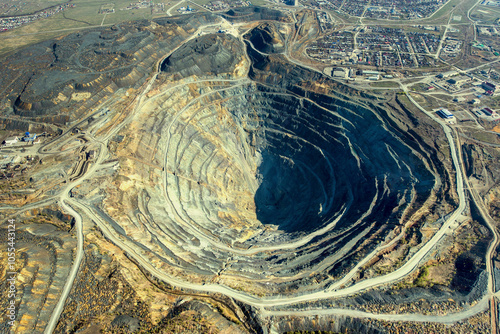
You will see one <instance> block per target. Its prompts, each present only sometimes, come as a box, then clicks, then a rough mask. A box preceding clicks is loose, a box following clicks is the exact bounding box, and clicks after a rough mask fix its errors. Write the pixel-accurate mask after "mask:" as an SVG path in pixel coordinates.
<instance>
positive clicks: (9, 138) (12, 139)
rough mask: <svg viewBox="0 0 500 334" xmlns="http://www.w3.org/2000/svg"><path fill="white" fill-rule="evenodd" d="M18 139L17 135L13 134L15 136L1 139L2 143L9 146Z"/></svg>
mask: <svg viewBox="0 0 500 334" xmlns="http://www.w3.org/2000/svg"><path fill="white" fill-rule="evenodd" d="M18 141H19V138H18V137H17V136H15V137H8V138H6V139H5V140H4V141H3V144H4V145H7V146H10V145H13V144H15V143H17V142H18Z"/></svg>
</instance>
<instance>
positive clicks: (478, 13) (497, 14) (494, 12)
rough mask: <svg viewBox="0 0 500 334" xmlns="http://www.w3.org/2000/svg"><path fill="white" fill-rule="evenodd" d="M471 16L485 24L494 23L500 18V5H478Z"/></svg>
mask: <svg viewBox="0 0 500 334" xmlns="http://www.w3.org/2000/svg"><path fill="white" fill-rule="evenodd" d="M471 17H472V18H473V19H475V20H479V21H481V23H483V24H494V23H495V20H497V19H498V18H500V7H491V6H477V7H476V8H474V10H473V11H472V13H471Z"/></svg>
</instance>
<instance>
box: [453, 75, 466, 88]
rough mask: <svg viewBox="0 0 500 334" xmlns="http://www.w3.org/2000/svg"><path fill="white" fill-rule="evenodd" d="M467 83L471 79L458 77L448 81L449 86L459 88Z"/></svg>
mask: <svg viewBox="0 0 500 334" xmlns="http://www.w3.org/2000/svg"><path fill="white" fill-rule="evenodd" d="M468 81H471V78H470V77H468V76H466V75H459V76H456V77H453V78H451V79H450V80H448V82H449V83H450V84H452V85H455V86H461V85H463V84H464V83H466V82H468Z"/></svg>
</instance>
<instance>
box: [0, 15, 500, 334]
mask: <svg viewBox="0 0 500 334" xmlns="http://www.w3.org/2000/svg"><path fill="white" fill-rule="evenodd" d="M311 15H312V14H311V12H307V11H305V12H299V13H298V14H296V15H289V14H287V13H281V12H276V11H272V10H268V9H266V10H260V9H254V8H250V9H245V10H241V11H230V12H228V13H225V14H221V15H215V14H196V15H185V16H183V17H177V18H163V19H157V20H154V21H139V22H134V23H127V24H120V25H116V26H111V27H102V28H95V29H89V30H86V31H84V32H77V33H72V34H69V35H67V36H65V37H62V38H60V39H58V40H52V41H46V42H43V43H40V44H37V45H35V46H33V47H31V48H29V49H23V50H21V51H19V52H18V53H16V54H14V55H13V56H9V57H8V58H5V59H3V60H2V67H3V68H4V71H5V73H6V75H5V76H2V77H1V78H0V91H1V92H3V96H2V100H1V105H2V106H3V110H2V114H1V116H0V120H1V124H2V127H3V130H4V134H5V137H7V135H12V134H16V133H21V132H24V131H31V132H38V133H41V132H43V133H44V137H43V138H42V142H41V143H40V144H36V145H35V144H33V145H32V144H22V143H21V144H15V145H13V146H10V147H3V148H2V149H1V151H0V152H3V154H4V156H5V157H4V159H7V160H8V159H10V160H9V161H12V162H9V163H6V164H5V168H4V170H5V171H4V174H3V175H4V180H3V183H2V186H3V187H4V190H6V191H5V193H4V194H2V197H0V200H1V205H2V211H1V213H2V218H3V219H7V218H13V217H14V218H15V219H16V220H17V221H18V224H19V228H18V231H17V233H18V234H17V238H18V241H17V242H18V243H17V248H18V250H19V254H20V255H18V267H19V268H18V272H19V273H20V274H19V276H18V290H19V291H20V293H19V294H18V297H17V299H16V302H17V305H18V311H19V313H18V315H19V319H18V321H19V322H18V323H17V324H16V327H14V331H15V332H18V333H23V332H30V331H31V332H41V331H42V330H43V329H44V328H46V326H47V328H50V326H53V327H54V328H55V332H57V333H67V332H78V333H93V332H96V331H103V332H109V333H112V332H120V331H124V332H125V331H130V332H133V331H139V332H144V333H145V332H153V331H157V332H186V333H216V332H221V333H275V332H288V331H294V330H323V331H342V332H343V331H351V332H356V331H363V332H366V333H369V332H373V333H385V332H387V333H393V332H395V330H400V329H401V330H405V329H408V328H412V330H416V332H425V331H428V330H431V329H436V328H439V329H441V330H443V328H445V329H450V330H456V331H458V332H460V331H464V332H467V331H468V330H470V328H473V330H477V331H483V330H488V329H489V328H490V323H489V318H488V316H485V313H484V311H485V310H486V309H487V308H488V300H489V299H488V298H496V297H495V296H496V295H495V292H496V289H495V288H494V287H495V283H496V282H495V281H493V280H492V277H493V272H494V271H495V272H496V270H497V269H496V268H495V267H490V262H489V260H490V259H489V258H488V257H489V255H490V253H491V251H490V250H489V247H490V246H489V245H490V241H491V240H492V239H494V238H495V237H496V236H495V235H494V234H495V233H496V232H495V233H493V232H492V231H491V223H490V222H489V221H488V219H489V218H488V215H491V217H493V219H496V218H498V216H499V214H500V192H499V190H498V186H497V185H498V177H499V175H498V173H497V172H496V171H497V170H498V165H499V164H500V161H499V154H498V148H497V147H495V146H492V147H487V146H484V147H483V146H481V145H476V144H472V143H470V142H468V141H467V140H464V141H463V142H462V141H457V142H456V143H453V145H452V144H451V143H450V142H449V138H450V137H449V136H451V135H452V134H450V131H451V130H450V129H449V128H447V127H442V126H441V123H440V122H439V121H437V120H436V119H434V118H431V117H429V116H428V115H427V114H426V113H425V112H423V111H422V110H419V109H418V108H412V106H411V105H410V104H409V103H408V100H407V99H406V100H405V98H403V97H402V96H400V95H396V94H393V95H389V94H387V95H375V94H371V93H368V92H366V91H363V90H357V89H355V88H352V87H350V86H347V85H345V84H343V83H340V82H338V81H334V80H332V79H331V78H328V77H326V76H325V75H323V74H321V72H318V71H316V70H314V69H313V68H309V67H308V66H309V64H307V63H306V64H305V65H304V66H301V65H300V64H299V60H300V55H301V54H302V50H303V47H304V45H303V44H302V43H303V42H304V40H306V39H307V38H306V35H307V34H309V35H311V36H312V35H314V36H316V33H317V31H315V30H314V24H312V23H311V22H310V20H309V19H310V17H311ZM308 20H309V21H308ZM304 27H307V29H306V28H304ZM306 32H307V33H306ZM294 55H296V56H297V58H293V56H294ZM297 59H299V60H297ZM26 64H28V65H26ZM452 138H455V137H452ZM457 138H458V137H457ZM455 146H456V147H457V149H455ZM457 152H458V153H457ZM456 154H458V156H457V155H456ZM14 156H16V157H17V156H19V157H20V160H15V159H13V157H14ZM16 159H17V158H16ZM7 160H6V161H7ZM14 161H17V162H14ZM17 165H19V167H17ZM457 166H460V167H459V168H457ZM462 170H463V172H462ZM463 180H464V181H463ZM462 181H463V182H462ZM457 184H458V185H457ZM464 185H467V186H466V187H465V186H464ZM464 188H465V189H466V190H464ZM465 194H467V196H465ZM476 197H479V198H481V199H484V207H483V205H482V204H481V205H477V204H475V203H478V200H477V199H476ZM484 208H486V209H484ZM485 210H486V211H487V212H486V211H485ZM31 240H34V242H33V241H31ZM30 243H31V244H30ZM33 244H35V245H36V246H35V245H33ZM78 245H79V246H78ZM45 252H46V253H47V256H49V257H50V258H51V260H50V265H48V264H47V263H45V264H44V265H42V264H41V263H40V261H41V260H40V259H39V257H40V256H43V255H44V254H45ZM21 254H22V255H21ZM21 258H22V261H21ZM494 259H495V260H496V257H494ZM494 262H495V263H496V261H494ZM2 265H4V264H2ZM73 268H74V269H73ZM42 269H43V270H42ZM6 271H7V270H6V269H5V268H4V270H2V273H6ZM73 272H74V275H73V274H72V273H73ZM5 275H6V274H5ZM5 277H6V276H5ZM68 277H69V279H68ZM67 281H68V282H70V283H71V284H69V285H68V287H67V288H65V287H64V285H65V283H66V282H67ZM2 282H6V281H5V279H4V280H2ZM4 284H6V283H4ZM492 286H493V288H492ZM3 291H6V289H3ZM33 296H34V297H36V298H34V297H33ZM61 300H62V301H61ZM60 301H61V302H60ZM58 303H59V304H60V305H59V304H58ZM3 309H4V310H5V308H3ZM58 312H60V314H61V315H60V317H55V320H54V316H53V314H57V313H58ZM467 319H472V320H473V321H471V322H470V323H468V324H466V325H464V324H463V323H461V322H463V321H465V322H467ZM449 324H454V325H453V326H455V327H448V325H449ZM405 326H406V327H405ZM2 328H3V329H6V328H8V327H7V324H6V323H4V324H3V327H2Z"/></svg>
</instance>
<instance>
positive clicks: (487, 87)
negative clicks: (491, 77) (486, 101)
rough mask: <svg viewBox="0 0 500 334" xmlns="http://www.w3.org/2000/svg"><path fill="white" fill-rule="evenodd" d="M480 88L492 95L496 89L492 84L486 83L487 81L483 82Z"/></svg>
mask: <svg viewBox="0 0 500 334" xmlns="http://www.w3.org/2000/svg"><path fill="white" fill-rule="evenodd" d="M481 87H482V88H483V89H484V90H485V91H487V92H493V93H494V92H495V91H496V89H497V85H495V84H494V83H491V82H487V81H485V82H483V83H482V84H481Z"/></svg>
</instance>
